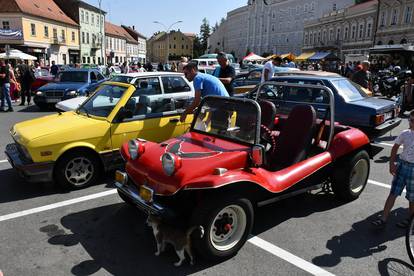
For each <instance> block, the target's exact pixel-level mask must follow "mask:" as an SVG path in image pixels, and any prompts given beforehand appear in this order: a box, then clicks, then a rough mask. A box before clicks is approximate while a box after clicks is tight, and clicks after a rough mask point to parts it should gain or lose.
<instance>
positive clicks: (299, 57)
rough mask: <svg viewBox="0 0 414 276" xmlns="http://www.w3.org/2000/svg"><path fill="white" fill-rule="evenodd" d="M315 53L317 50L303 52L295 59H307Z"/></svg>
mask: <svg viewBox="0 0 414 276" xmlns="http://www.w3.org/2000/svg"><path fill="white" fill-rule="evenodd" d="M314 54H315V52H307V53H302V54H300V55H299V56H297V57H296V59H295V61H305V60H307V59H308V58H310V57H311V56H313V55H314Z"/></svg>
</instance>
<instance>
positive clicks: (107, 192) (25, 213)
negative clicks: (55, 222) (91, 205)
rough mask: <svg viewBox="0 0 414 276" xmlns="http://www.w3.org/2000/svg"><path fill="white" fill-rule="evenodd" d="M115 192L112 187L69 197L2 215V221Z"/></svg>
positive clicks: (0, 219)
mask: <svg viewBox="0 0 414 276" xmlns="http://www.w3.org/2000/svg"><path fill="white" fill-rule="evenodd" d="M115 193H116V189H111V190H109V191H105V192H100V193H96V194H91V195H87V196H83V197H79V198H74V199H69V200H65V201H61V202H57V203H53V204H49V205H45V206H41V207H37V208H33V209H28V210H24V211H20V212H16V213H12V214H8V215H4V216H0V222H2V221H6V220H10V219H14V218H19V217H24V216H27V215H32V214H36V213H40V212H44V211H48V210H52V209H56V208H60V207H64V206H68V205H72V204H75V203H80V202H84V201H88V200H92V199H96V198H100V197H104V196H109V195H113V194H115Z"/></svg>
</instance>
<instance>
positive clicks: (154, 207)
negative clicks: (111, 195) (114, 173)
mask: <svg viewBox="0 0 414 276" xmlns="http://www.w3.org/2000/svg"><path fill="white" fill-rule="evenodd" d="M115 186H116V188H117V189H118V192H119V193H122V194H123V195H125V196H127V197H128V198H129V199H131V201H132V202H133V203H134V204H135V205H136V206H137V207H138V209H140V210H142V211H143V212H145V213H147V214H151V215H156V216H164V215H165V214H166V213H169V212H167V211H166V208H164V207H163V206H161V205H160V204H158V203H155V202H151V203H149V202H146V201H145V200H144V199H142V198H141V197H140V195H139V191H138V190H137V188H136V187H135V185H128V181H126V183H125V184H123V183H120V182H118V181H115Z"/></svg>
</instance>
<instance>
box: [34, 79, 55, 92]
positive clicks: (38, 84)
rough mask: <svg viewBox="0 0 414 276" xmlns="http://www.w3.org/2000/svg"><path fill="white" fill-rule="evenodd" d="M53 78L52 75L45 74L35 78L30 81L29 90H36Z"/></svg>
mask: <svg viewBox="0 0 414 276" xmlns="http://www.w3.org/2000/svg"><path fill="white" fill-rule="evenodd" d="M53 80H54V77H53V76H46V77H37V78H36V80H35V81H34V82H33V83H32V86H31V90H32V92H33V93H35V92H36V90H37V89H39V88H40V87H42V86H43V85H45V84H47V83H49V82H52V81H53Z"/></svg>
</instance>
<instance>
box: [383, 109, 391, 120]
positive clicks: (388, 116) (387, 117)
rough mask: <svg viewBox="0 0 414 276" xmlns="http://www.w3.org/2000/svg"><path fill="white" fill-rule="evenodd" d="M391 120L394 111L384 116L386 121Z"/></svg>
mask: <svg viewBox="0 0 414 276" xmlns="http://www.w3.org/2000/svg"><path fill="white" fill-rule="evenodd" d="M391 118H392V111H391V112H387V113H385V114H384V121H386V120H389V119H391Z"/></svg>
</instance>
